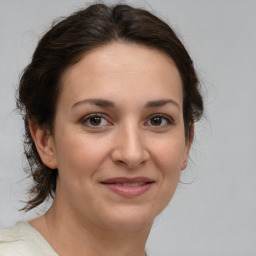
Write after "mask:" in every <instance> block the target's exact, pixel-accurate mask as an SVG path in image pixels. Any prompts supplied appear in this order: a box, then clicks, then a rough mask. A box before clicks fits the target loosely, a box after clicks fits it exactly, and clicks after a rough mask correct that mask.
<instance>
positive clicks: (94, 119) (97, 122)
mask: <svg viewBox="0 0 256 256" xmlns="http://www.w3.org/2000/svg"><path fill="white" fill-rule="evenodd" d="M101 121H102V117H101V116H92V117H90V118H89V119H88V122H89V123H90V125H93V126H98V125H100V124H101Z"/></svg>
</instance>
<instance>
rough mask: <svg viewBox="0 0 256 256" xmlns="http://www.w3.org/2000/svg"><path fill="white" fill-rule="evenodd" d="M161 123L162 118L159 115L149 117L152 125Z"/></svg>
mask: <svg viewBox="0 0 256 256" xmlns="http://www.w3.org/2000/svg"><path fill="white" fill-rule="evenodd" d="M161 123H162V118H161V117H160V116H156V117H153V118H152V119H151V124H152V125H160V124H161Z"/></svg>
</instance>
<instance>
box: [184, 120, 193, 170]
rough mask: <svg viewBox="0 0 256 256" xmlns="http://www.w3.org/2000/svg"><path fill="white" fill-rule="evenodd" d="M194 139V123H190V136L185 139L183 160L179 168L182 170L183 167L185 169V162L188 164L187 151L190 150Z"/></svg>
mask: <svg viewBox="0 0 256 256" xmlns="http://www.w3.org/2000/svg"><path fill="white" fill-rule="evenodd" d="M193 139H194V123H192V124H191V125H190V137H189V138H188V139H187V140H186V146H185V151H184V160H183V163H182V166H181V170H182V171H183V170H184V169H186V167H187V164H188V156H189V152H190V148H191V145H192V142H193Z"/></svg>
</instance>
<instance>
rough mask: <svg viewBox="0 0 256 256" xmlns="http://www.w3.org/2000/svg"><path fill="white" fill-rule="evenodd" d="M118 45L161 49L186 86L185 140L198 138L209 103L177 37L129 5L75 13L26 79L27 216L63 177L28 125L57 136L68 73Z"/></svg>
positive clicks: (22, 102) (50, 35)
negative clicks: (88, 55) (96, 51)
mask: <svg viewBox="0 0 256 256" xmlns="http://www.w3.org/2000/svg"><path fill="white" fill-rule="evenodd" d="M113 41H124V42H133V43H137V44H142V45H146V46H148V47H153V48H157V49H159V50H161V51H162V52H165V53H166V54H167V55H169V56H170V57H171V58H172V59H173V60H174V62H175V63H176V66H177V68H178V70H179V72H180V75H181V78H182V81H183V102H184V103H183V116H184V124H185V125H184V126H185V127H184V129H185V136H186V139H191V137H192V136H193V135H192V129H191V125H193V123H194V122H195V121H197V120H199V119H200V118H201V116H202V113H203V101H202V97H201V95H200V91H199V83H198V78H197V75H196V72H195V69H194V66H193V62H192V60H191V58H190V56H189V54H188V52H187V50H186V49H185V48H184V46H183V44H182V43H181V41H180V40H179V39H178V38H177V36H176V35H175V33H174V31H173V30H172V29H171V28H170V27H169V26H168V25H167V24H166V23H165V22H163V21H162V20H160V19H159V18H157V17H156V16H154V15H153V14H151V13H150V12H148V11H146V10H143V9H138V8H133V7H131V6H128V5H114V6H106V5H104V4H94V5H91V6H89V7H88V8H86V9H83V10H80V11H78V12H75V13H74V14H72V15H71V16H69V17H67V18H65V19H64V20H62V21H60V22H59V23H57V24H55V25H53V26H52V28H51V29H50V30H49V31H48V32H47V33H46V34H45V35H44V36H43V37H42V39H41V40H40V41H39V43H38V46H37V48H36V50H35V52H34V55H33V58H32V61H31V63H30V64H29V65H28V66H27V67H26V68H25V70H24V72H23V75H22V77H21V79H20V84H19V88H18V96H17V107H18V109H19V110H20V111H21V113H22V115H23V118H24V124H25V141H24V148H25V149H24V150H25V155H26V157H27V160H28V163H29V166H30V174H31V176H32V177H33V180H34V185H33V187H32V188H31V189H30V190H29V192H30V196H31V198H30V200H29V201H28V202H27V205H26V206H25V207H24V208H23V209H24V210H26V211H28V210H31V209H33V208H34V207H36V206H38V205H40V204H41V203H43V202H44V201H45V200H46V199H47V198H48V197H49V196H51V197H52V198H54V194H55V190H56V179H57V175H58V170H57V169H56V170H52V169H50V168H48V167H47V166H46V165H45V164H44V163H43V162H42V161H41V159H40V156H39V154H38V152H37V150H36V147H35V144H34V142H33V139H32V137H31V134H30V130H29V124H28V120H31V121H33V122H36V123H37V124H38V125H39V126H41V127H43V128H45V129H48V130H49V131H50V132H52V131H53V125H54V117H55V109H56V102H57V99H58V95H59V92H60V78H61V75H62V74H63V72H64V71H65V70H66V69H67V68H68V67H69V66H71V65H73V64H75V63H76V62H78V61H79V59H80V58H81V57H82V55H83V54H84V53H85V52H87V51H89V50H91V49H93V48H96V47H99V46H101V45H104V44H107V43H110V42H113Z"/></svg>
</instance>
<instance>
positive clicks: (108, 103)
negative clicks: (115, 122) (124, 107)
mask: <svg viewBox="0 0 256 256" xmlns="http://www.w3.org/2000/svg"><path fill="white" fill-rule="evenodd" d="M85 103H89V104H93V105H96V106H99V107H111V108H113V107H114V106H115V104H114V103H113V102H112V101H109V100H104V99H85V100H81V101H78V102H76V103H75V104H74V105H73V106H72V108H74V107H76V106H78V105H81V104H85Z"/></svg>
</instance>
